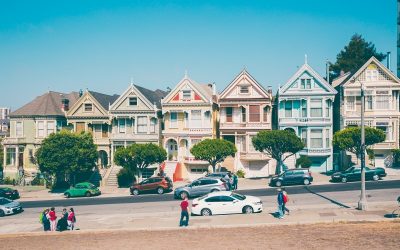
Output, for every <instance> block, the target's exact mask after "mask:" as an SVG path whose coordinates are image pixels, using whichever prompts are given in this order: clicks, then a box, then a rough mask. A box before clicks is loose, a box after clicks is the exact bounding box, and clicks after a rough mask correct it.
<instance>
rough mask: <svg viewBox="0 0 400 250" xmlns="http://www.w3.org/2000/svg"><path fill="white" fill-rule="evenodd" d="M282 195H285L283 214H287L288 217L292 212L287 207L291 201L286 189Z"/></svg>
mask: <svg viewBox="0 0 400 250" xmlns="http://www.w3.org/2000/svg"><path fill="white" fill-rule="evenodd" d="M282 194H283V209H282V211H283V214H285V212H287V214H288V215H290V210H289V208H287V207H286V203H287V202H288V201H289V196H288V194H287V192H286V189H284V188H282Z"/></svg>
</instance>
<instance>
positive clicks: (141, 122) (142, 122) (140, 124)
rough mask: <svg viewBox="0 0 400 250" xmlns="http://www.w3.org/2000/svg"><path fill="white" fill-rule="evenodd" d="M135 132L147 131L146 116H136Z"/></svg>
mask: <svg viewBox="0 0 400 250" xmlns="http://www.w3.org/2000/svg"><path fill="white" fill-rule="evenodd" d="M137 132H138V133H147V117H146V116H138V118H137Z"/></svg>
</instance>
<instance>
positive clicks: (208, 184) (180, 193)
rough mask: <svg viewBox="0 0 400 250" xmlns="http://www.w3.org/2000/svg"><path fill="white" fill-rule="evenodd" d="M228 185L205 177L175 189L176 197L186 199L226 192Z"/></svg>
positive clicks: (219, 180)
mask: <svg viewBox="0 0 400 250" xmlns="http://www.w3.org/2000/svg"><path fill="white" fill-rule="evenodd" d="M226 190H227V185H226V184H225V182H224V181H222V180H221V179H214V178H208V177H203V178H200V179H197V180H195V181H193V182H192V183H190V184H187V185H185V186H183V187H178V188H176V189H175V192H174V197H175V198H180V199H184V198H185V197H195V196H202V195H205V194H208V193H210V192H216V191H226Z"/></svg>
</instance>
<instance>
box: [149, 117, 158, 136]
mask: <svg viewBox="0 0 400 250" xmlns="http://www.w3.org/2000/svg"><path fill="white" fill-rule="evenodd" d="M156 125H157V119H156V118H154V117H153V118H151V119H150V133H155V132H156Z"/></svg>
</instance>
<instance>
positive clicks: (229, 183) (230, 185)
mask: <svg viewBox="0 0 400 250" xmlns="http://www.w3.org/2000/svg"><path fill="white" fill-rule="evenodd" d="M225 180H226V185H227V190H226V191H230V190H232V177H231V173H228V174H227V175H226V179H225Z"/></svg>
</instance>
